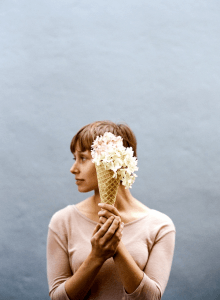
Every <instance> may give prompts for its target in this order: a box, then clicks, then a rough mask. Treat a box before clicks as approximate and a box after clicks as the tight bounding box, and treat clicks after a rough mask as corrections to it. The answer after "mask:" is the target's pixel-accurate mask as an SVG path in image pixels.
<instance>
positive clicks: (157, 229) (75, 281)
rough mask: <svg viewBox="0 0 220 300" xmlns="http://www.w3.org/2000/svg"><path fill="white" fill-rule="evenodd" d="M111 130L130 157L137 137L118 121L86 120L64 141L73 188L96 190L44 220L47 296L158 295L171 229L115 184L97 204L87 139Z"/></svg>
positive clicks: (101, 299)
mask: <svg viewBox="0 0 220 300" xmlns="http://www.w3.org/2000/svg"><path fill="white" fill-rule="evenodd" d="M105 132H111V133H113V134H114V135H116V136H121V137H122V138H123V143H124V146H125V147H132V148H133V151H134V155H135V156H137V155H136V138H135V135H134V133H133V132H132V131H131V129H130V128H129V127H128V126H127V125H124V124H115V123H113V122H110V121H100V122H94V123H92V124H88V125H86V126H84V127H83V128H82V129H80V130H79V131H78V133H77V134H76V135H75V136H74V137H73V139H72V141H71V145H70V149H71V152H72V153H73V156H74V160H75V162H74V164H73V166H72V167H71V169H70V172H71V173H72V174H73V175H74V176H75V180H76V184H77V186H78V191H79V192H81V193H86V192H89V191H92V190H94V195H93V196H91V197H89V198H87V199H86V200H84V201H82V202H80V203H78V204H76V205H69V206H67V207H65V208H64V209H62V210H60V211H58V212H57V213H55V214H54V215H53V217H52V219H51V221H50V224H49V231H48V241H47V273H48V283H49V295H50V297H51V299H53V300H81V299H90V300H92V299H97V300H113V299H114V300H119V299H120V300H122V299H127V300H129V299H133V300H136V299H143V300H153V299H160V298H161V297H162V294H163V293H164V290H165V287H166V285H167V282H168V278H169V274H170V269H171V264H172V259H173V252H174V243H175V227H174V225H173V222H172V221H171V219H170V218H169V217H168V216H166V215H165V214H163V213H160V212H158V211H156V210H153V209H150V208H148V207H147V206H145V205H144V204H142V203H141V202H139V201H138V200H137V199H135V198H134V197H133V196H132V194H131V193H130V190H129V189H125V187H124V186H123V185H120V186H119V189H118V193H117V198H116V203H115V205H114V206H111V205H108V204H101V203H100V195H99V189H98V181H97V176H96V169H95V164H94V163H93V162H92V157H91V145H92V142H93V141H94V140H95V139H96V137H97V136H100V135H103V134H104V133H105Z"/></svg>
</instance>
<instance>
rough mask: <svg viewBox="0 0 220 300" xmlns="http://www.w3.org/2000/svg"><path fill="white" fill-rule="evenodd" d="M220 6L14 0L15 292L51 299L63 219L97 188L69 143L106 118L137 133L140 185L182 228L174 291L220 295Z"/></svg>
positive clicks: (5, 282)
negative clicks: (55, 243)
mask: <svg viewBox="0 0 220 300" xmlns="http://www.w3.org/2000/svg"><path fill="white" fill-rule="evenodd" d="M219 14H220V2H219V1H217V0H215V1H204V0H201V1H195V0H194V1H188V0H186V1H182V2H178V1H172V0H167V1H162V0H155V1H142V0H141V1H132V0H129V1H116V0H113V1H109V2H105V1H101V0H95V1H76V0H75V1H70V0H62V1H50V0H47V1H43V0H38V1H28V0H20V1H15V0H14V1H10V0H7V1H6V0H2V1H1V2H0V39H1V41H0V68H1V72H0V84H1V92H0V94H1V101H0V106H1V107H0V110H1V121H0V131H1V147H0V148H1V153H0V155H1V173H0V184H1V209H0V234H1V244H0V252H1V256H0V266H1V267H0V280H1V287H0V299H1V300H8V299H10V300H13V299H16V300H30V299H31V300H37V299H39V300H42V299H49V297H48V287H47V278H46V254H45V253H46V237H47V226H48V223H49V220H50V218H51V216H52V214H53V213H54V212H55V211H57V210H58V209H61V208H63V207H64V206H66V205H68V204H73V203H77V202H79V201H81V200H83V199H84V198H85V197H86V196H88V195H85V194H79V193H78V192H77V188H76V186H75V183H74V178H73V176H72V175H71V174H70V172H69V169H70V166H71V164H72V155H71V154H70V151H69V143H70V140H71V138H72V136H73V135H74V134H75V133H76V131H77V130H78V129H80V128H81V126H83V125H85V124H87V123H90V122H92V121H95V120H103V119H110V120H113V121H116V122H117V121H125V122H127V123H128V124H129V125H130V126H131V128H132V129H133V130H134V132H135V134H136V135H137V140H138V158H139V171H138V175H139V177H138V178H137V181H136V183H135V184H134V186H133V188H132V193H133V195H134V196H135V197H137V198H138V199H139V200H141V201H142V202H143V203H144V204H146V205H147V206H149V207H150V208H154V209H157V210H159V211H162V212H164V213H166V214H167V215H169V216H170V217H171V218H172V219H173V221H174V223H175V225H176V230H177V238H176V249H175V256H174V261H173V267H172V272H171V276H170V280H169V284H168V286H167V289H166V292H165V294H164V297H163V299H164V300H176V299H179V300H182V299H186V300H188V299H198V300H203V299H204V300H207V299H209V300H212V299H213V300H216V299H220V298H218V296H219V295H220V259H219V247H220V240H219V227H220V224H219V223H220V222H219V198H220V189H219V182H220V140H219V136H220V118H219V112H220V101H219V94H220V84H219V82H220V59H219V53H220V42H219V32H220V17H219ZM219 297H220V296H219Z"/></svg>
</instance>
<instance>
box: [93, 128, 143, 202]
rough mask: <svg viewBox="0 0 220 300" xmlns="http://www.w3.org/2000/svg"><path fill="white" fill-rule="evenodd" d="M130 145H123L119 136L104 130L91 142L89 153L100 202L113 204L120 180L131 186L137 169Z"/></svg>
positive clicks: (126, 186) (126, 185) (127, 186)
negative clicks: (95, 176)
mask: <svg viewBox="0 0 220 300" xmlns="http://www.w3.org/2000/svg"><path fill="white" fill-rule="evenodd" d="M133 154H134V152H133V150H132V147H127V148H126V147H124V146H123V139H122V137H121V136H115V135H114V134H112V133H111V132H105V134H104V135H103V136H98V137H97V138H96V139H95V141H94V142H93V144H92V151H91V155H92V158H93V160H92V161H93V162H94V163H95V166H96V172H97V178H98V185H99V192H100V197H101V202H105V203H108V204H111V205H114V203H115V200H116V195H117V191H118V186H119V183H120V181H121V182H122V185H124V186H125V188H126V189H127V188H131V186H132V184H133V183H134V181H135V177H137V175H136V174H134V171H137V170H138V167H137V158H136V157H134V156H133Z"/></svg>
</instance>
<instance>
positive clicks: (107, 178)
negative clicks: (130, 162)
mask: <svg viewBox="0 0 220 300" xmlns="http://www.w3.org/2000/svg"><path fill="white" fill-rule="evenodd" d="M96 173H97V178H98V185H99V193H100V197H101V202H104V203H107V204H111V205H114V203H115V200H116V195H117V191H118V186H119V182H120V180H119V179H116V178H112V176H113V174H114V172H113V171H112V170H105V167H104V166H103V165H100V166H96Z"/></svg>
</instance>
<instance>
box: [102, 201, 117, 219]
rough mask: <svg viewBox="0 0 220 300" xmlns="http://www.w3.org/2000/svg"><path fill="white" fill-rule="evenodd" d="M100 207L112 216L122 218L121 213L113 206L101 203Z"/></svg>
mask: <svg viewBox="0 0 220 300" xmlns="http://www.w3.org/2000/svg"><path fill="white" fill-rule="evenodd" d="M98 206H99V207H100V208H102V209H104V210H107V211H109V212H110V213H111V214H113V215H115V216H119V217H120V214H119V211H118V210H117V208H115V207H114V206H113V205H110V204H107V203H99V204H98Z"/></svg>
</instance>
